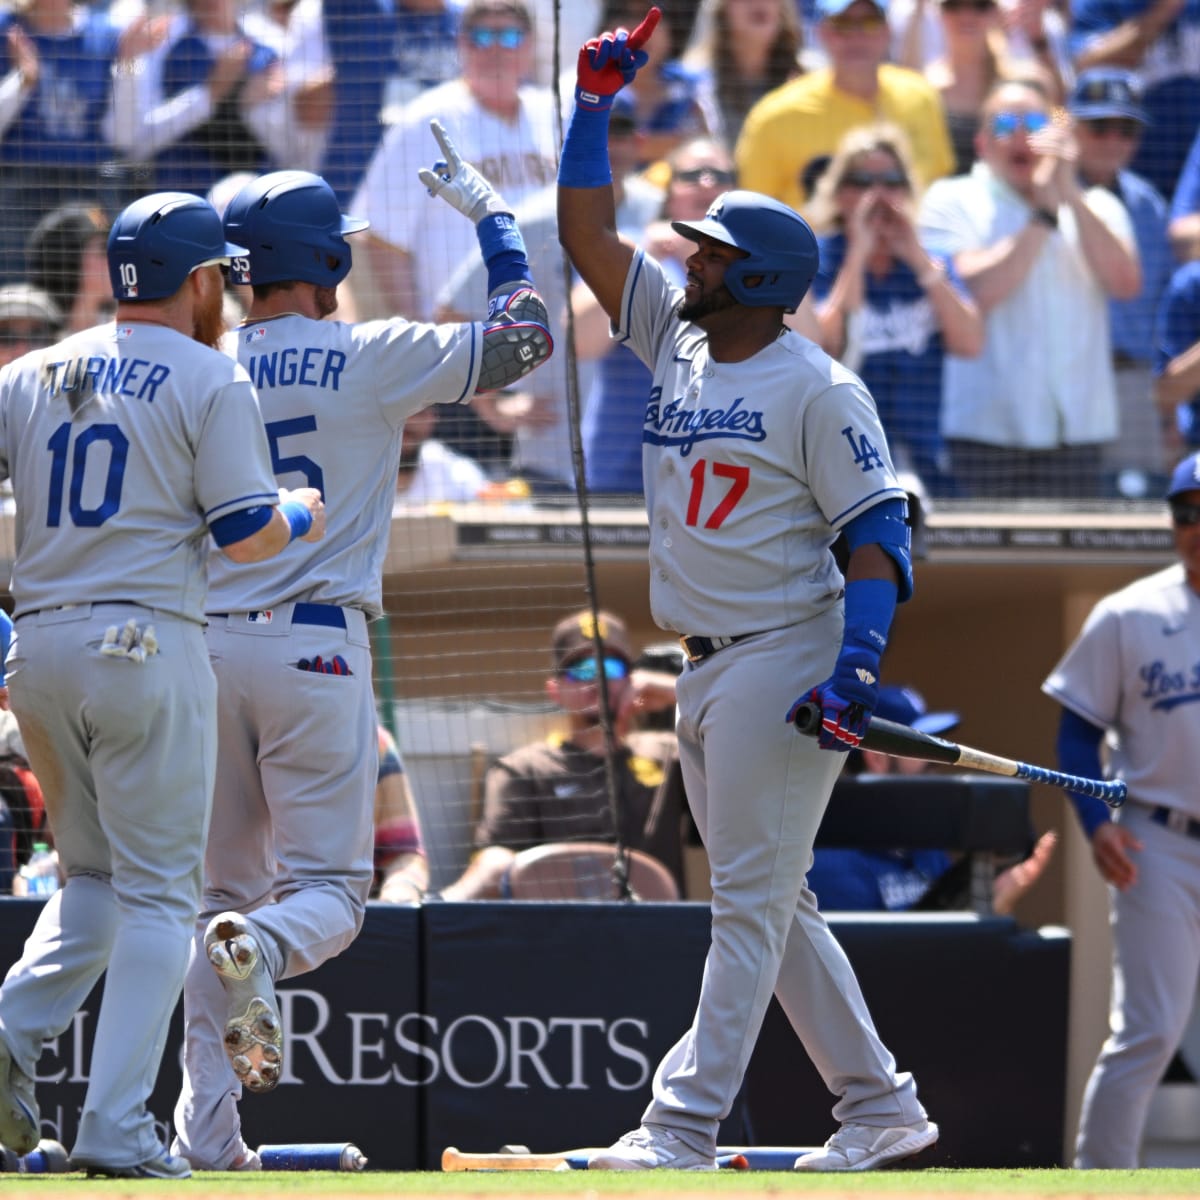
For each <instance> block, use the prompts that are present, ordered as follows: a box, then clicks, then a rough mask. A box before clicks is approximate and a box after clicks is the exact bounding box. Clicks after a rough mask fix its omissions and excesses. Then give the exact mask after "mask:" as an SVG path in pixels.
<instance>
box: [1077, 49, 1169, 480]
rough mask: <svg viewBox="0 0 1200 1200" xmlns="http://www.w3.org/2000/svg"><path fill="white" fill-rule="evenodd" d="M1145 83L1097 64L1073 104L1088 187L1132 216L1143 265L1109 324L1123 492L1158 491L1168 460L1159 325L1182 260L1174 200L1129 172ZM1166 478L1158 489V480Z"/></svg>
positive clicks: (1115, 451) (1117, 472)
mask: <svg viewBox="0 0 1200 1200" xmlns="http://www.w3.org/2000/svg"><path fill="white" fill-rule="evenodd" d="M1141 96H1142V85H1141V82H1140V80H1139V79H1138V77H1137V76H1136V75H1135V74H1134V73H1133V72H1132V71H1126V70H1123V69H1121V68H1119V67H1092V68H1090V69H1089V70H1086V71H1081V72H1080V73H1079V77H1078V78H1077V79H1076V80H1075V86H1074V88H1073V89H1072V90H1071V95H1070V97H1069V99H1068V101H1067V110H1068V111H1069V112H1070V114H1071V116H1072V117H1073V118H1074V128H1075V139H1076V143H1077V147H1078V151H1079V160H1078V163H1077V170H1078V173H1079V181H1080V185H1081V186H1082V187H1084V188H1093V187H1096V188H1105V189H1107V190H1108V191H1109V192H1111V193H1112V194H1113V195H1114V196H1116V197H1117V198H1118V199H1119V200H1120V201H1121V203H1122V204H1123V205H1124V206H1125V209H1126V211H1127V212H1128V213H1129V219H1130V222H1131V224H1132V226H1133V236H1134V241H1135V242H1136V244H1137V252H1138V259H1139V261H1140V263H1141V268H1142V289H1141V291H1140V292H1139V293H1138V294H1137V295H1136V296H1133V297H1130V298H1129V299H1110V300H1109V302H1108V312H1109V326H1110V335H1111V341H1112V356H1113V374H1114V379H1115V382H1116V389H1117V423H1118V434H1117V437H1116V438H1115V439H1114V440H1113V441H1111V442H1109V443H1108V444H1107V445H1106V446H1105V447H1104V450H1103V454H1102V461H1103V463H1104V465H1105V467H1106V468H1107V470H1108V472H1109V473H1110V474H1111V475H1112V476H1113V483H1114V486H1115V490H1116V491H1117V492H1118V493H1119V494H1121V495H1127V496H1141V495H1144V494H1146V492H1147V490H1148V489H1149V488H1150V487H1153V490H1154V492H1157V491H1158V490H1159V489H1160V488H1161V486H1162V482H1163V481H1165V477H1166V469H1167V464H1168V461H1169V460H1168V458H1167V457H1166V449H1165V447H1164V444H1163V437H1162V430H1161V423H1160V421H1159V417H1158V413H1157V410H1156V408H1155V405H1154V380H1153V378H1152V375H1151V364H1152V360H1153V355H1154V320H1155V315H1156V313H1157V311H1158V304H1159V301H1160V300H1161V298H1162V295H1163V293H1164V292H1165V291H1166V288H1167V283H1168V281H1169V280H1170V278H1171V271H1172V270H1173V269H1174V266H1175V263H1174V260H1173V258H1172V255H1171V247H1170V244H1169V243H1168V241H1167V202H1166V200H1165V199H1164V198H1163V196H1162V193H1161V192H1159V190H1158V189H1157V188H1156V187H1155V186H1154V185H1153V184H1152V183H1151V182H1150V181H1149V180H1148V179H1145V178H1143V177H1142V176H1141V175H1138V174H1136V173H1135V172H1133V171H1131V170H1130V169H1129V164H1130V162H1131V161H1132V160H1133V157H1134V155H1135V154H1136V153H1137V149H1138V147H1139V146H1140V145H1141V143H1142V138H1143V135H1144V134H1145V132H1146V129H1147V127H1148V126H1149V124H1150V118H1149V116H1147V114H1146V110H1145V108H1143V106H1142V103H1141ZM1155 479H1157V480H1159V482H1158V483H1157V484H1152V483H1151V481H1152V480H1155Z"/></svg>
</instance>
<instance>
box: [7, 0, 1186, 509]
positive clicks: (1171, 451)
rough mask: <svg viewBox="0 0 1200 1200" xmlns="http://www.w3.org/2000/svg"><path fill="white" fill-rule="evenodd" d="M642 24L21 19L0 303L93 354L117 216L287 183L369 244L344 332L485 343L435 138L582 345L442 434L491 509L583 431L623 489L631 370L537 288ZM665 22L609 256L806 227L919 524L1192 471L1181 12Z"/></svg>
mask: <svg viewBox="0 0 1200 1200" xmlns="http://www.w3.org/2000/svg"><path fill="white" fill-rule="evenodd" d="M645 7H646V6H645V4H643V3H636V2H631V0H604V2H603V3H601V0H588V2H586V3H584V2H575V3H571V4H555V3H553V0H394V2H393V0H255V3H252V4H248V5H247V4H240V3H235V2H234V0H167V2H166V3H162V2H160V0H156V2H155V3H154V4H148V3H145V2H144V0H109V3H101V2H98V0H97V2H93V3H88V4H73V3H71V0H21V2H19V3H18V2H14V3H10V4H9V5H8V6H6V9H5V11H4V12H3V13H2V14H0V34H2V35H3V38H4V44H5V47H6V50H7V66H8V70H7V72H6V73H5V74H4V75H3V76H2V77H0V163H2V164H3V168H4V170H3V172H2V174H0V285H9V286H12V285H17V286H21V287H24V288H26V289H35V290H36V291H37V292H38V293H41V295H40V296H38V297H37V298H36V299H37V303H36V307H38V311H39V313H46V312H51V313H57V323H56V330H55V331H61V330H63V329H74V328H81V327H83V326H85V325H86V324H88V323H89V322H90V321H93V320H94V319H96V317H97V316H98V315H102V314H103V312H104V311H105V305H106V303H107V291H106V289H105V287H104V277H103V272H102V270H100V267H101V266H102V262H103V260H102V258H101V256H100V250H101V248H102V242H103V236H104V233H105V231H106V229H107V223H108V220H109V219H110V217H111V215H112V214H113V213H115V212H116V211H118V210H119V208H120V207H121V206H122V205H123V204H124V203H126V202H128V200H129V199H130V198H132V197H133V196H135V195H137V194H140V193H141V192H144V191H147V190H150V189H153V188H157V189H168V188H171V189H180V190H184V191H193V192H197V193H200V194H209V195H215V194H217V191H218V190H219V189H220V187H221V185H222V181H225V180H228V179H230V178H244V177H245V175H246V174H247V173H255V172H259V171H263V170H267V169H276V168H280V167H296V168H301V169H307V170H316V171H319V172H321V173H322V174H324V175H325V176H326V178H328V179H329V181H330V182H331V184H332V185H333V187H334V188H335V190H336V192H337V193H338V196H339V199H340V200H341V201H342V203H343V204H344V205H346V206H347V207H349V208H350V209H351V210H352V211H353V212H354V213H355V214H356V215H360V216H363V217H366V218H367V219H369V220H370V222H371V232H370V235H369V237H370V241H369V244H368V247H367V249H368V254H367V255H365V256H364V257H365V258H366V262H365V263H363V264H362V269H361V271H360V272H359V274H360V275H361V279H359V280H356V286H355V296H354V297H353V298H352V299H351V300H350V303H351V304H356V305H357V308H356V310H354V311H356V314H357V315H358V316H359V317H370V316H374V315H383V314H385V313H386V314H392V313H401V314H404V315H409V316H412V317H413V318H415V319H432V318H439V319H440V318H442V317H444V316H451V317H456V318H464V317H465V318H471V317H475V316H478V315H479V314H480V311H481V306H482V304H483V293H482V291H481V289H480V287H479V286H478V281H479V271H478V264H477V262H476V260H477V258H478V255H477V253H476V249H475V247H474V245H473V244H472V243H471V241H470V237H469V234H470V230H469V229H468V230H466V232H463V230H462V229H460V228H459V225H461V222H460V223H459V224H457V225H456V224H453V223H452V222H450V221H449V220H448V219H445V218H444V217H443V212H442V208H439V207H438V206H436V205H429V204H427V203H425V200H426V197H425V196H424V195H423V189H422V187H421V185H420V183H419V181H418V179H417V176H416V167H417V166H418V165H419V164H420V163H421V162H422V161H423V157H424V155H425V153H426V150H427V145H426V139H427V132H428V120H429V117H430V116H431V115H436V116H438V117H439V118H440V119H441V121H442V122H443V124H444V125H445V126H446V128H447V129H448V130H449V131H450V132H451V134H452V136H453V137H454V138H455V141H456V143H457V145H458V146H459V148H460V150H461V152H462V154H463V155H464V157H466V158H467V159H468V160H469V161H472V162H474V163H475V164H476V165H478V166H479V167H480V169H481V170H482V171H483V172H484V173H485V174H486V175H487V176H488V178H489V179H491V180H492V181H493V182H494V183H495V185H496V186H497V187H498V188H499V189H500V190H501V191H502V192H503V194H504V196H505V197H506V198H507V199H508V200H509V202H510V203H513V204H514V205H515V206H516V207H517V208H518V210H519V216H520V219H521V222H522V227H523V229H525V231H526V238H527V241H528V242H529V244H530V250H531V254H530V261H531V262H532V263H533V264H534V267H535V270H536V271H537V273H538V279H539V282H540V285H541V286H542V287H543V289H544V290H545V291H546V292H547V294H548V295H550V294H551V293H552V292H556V293H557V295H555V297H554V299H555V300H556V303H555V305H554V307H555V308H556V310H557V319H558V320H559V321H560V325H561V328H562V329H563V330H564V331H565V329H566V327H567V316H568V305H570V311H571V313H572V315H573V317H574V320H575V321H578V322H580V327H579V329H578V330H577V337H578V339H579V345H580V353H579V354H578V362H577V363H572V362H570V361H569V357H568V355H567V354H566V353H562V354H560V355H558V356H556V360H555V364H554V365H553V366H551V367H550V368H548V369H547V370H546V371H544V372H542V373H540V374H539V375H537V376H535V377H533V379H531V381H530V390H529V391H526V392H522V393H518V394H493V395H490V396H488V395H485V396H481V397H479V398H478V399H477V401H476V403H475V404H474V405H472V406H457V405H456V406H450V407H448V408H447V409H446V410H444V411H442V412H440V413H439V421H438V427H437V429H436V431H435V432H436V443H437V444H438V445H440V446H444V447H445V448H446V450H447V451H449V452H452V453H455V454H458V455H465V456H467V457H469V458H471V459H473V460H474V461H475V463H476V465H477V467H478V470H479V472H480V473H481V476H482V477H483V479H484V481H485V482H484V489H486V487H487V486H488V485H489V484H494V483H497V482H501V481H504V480H508V479H511V478H513V477H520V478H521V479H522V480H523V481H525V483H526V484H527V485H528V492H530V493H532V494H533V496H534V497H535V498H536V497H538V496H543V495H556V494H566V495H569V494H570V493H571V492H572V491H573V490H574V488H575V471H574V467H573V463H572V459H571V455H570V451H569V444H570V442H569V436H568V433H569V421H570V414H571V413H572V412H575V413H576V415H577V419H579V420H580V421H581V422H582V423H583V425H584V428H585V430H586V435H587V448H588V451H589V453H588V454H587V455H586V456H585V463H586V472H587V481H588V484H589V487H590V488H591V489H592V490H593V491H595V492H598V493H615V494H622V495H628V494H630V493H637V492H638V491H640V479H639V478H638V471H639V464H638V461H637V460H638V449H637V444H638V433H637V426H638V423H639V412H640V405H641V403H642V398H643V395H644V391H645V388H644V384H645V372H644V370H643V369H640V367H639V365H638V364H635V363H631V362H630V361H629V360H628V355H627V352H626V353H622V352H621V348H620V347H614V346H609V345H606V344H605V343H606V340H607V329H606V327H604V326H603V325H601V326H600V328H599V329H598V330H597V329H596V327H595V323H594V322H593V324H592V326H591V327H589V326H588V323H587V314H588V308H589V302H588V298H587V297H586V295H585V294H582V293H581V292H580V291H579V290H578V289H576V290H575V291H574V292H573V291H572V281H571V280H569V279H559V278H557V277H560V276H562V273H563V271H562V262H561V255H560V253H559V250H558V245H557V236H556V232H557V231H556V229H555V222H554V209H553V194H552V193H553V188H552V185H553V179H554V173H555V163H556V158H557V150H558V140H559V130H560V128H561V125H560V119H561V116H562V115H563V114H564V112H565V109H566V107H567V106H568V105H569V104H570V102H571V99H570V96H571V88H570V86H569V83H564V81H569V80H570V79H572V78H573V70H572V68H573V63H574V57H575V53H576V50H577V48H578V46H579V44H580V42H581V41H582V40H583V39H584V38H586V37H587V36H589V35H591V34H594V33H597V32H599V31H600V30H602V29H605V28H611V27H614V26H616V25H620V24H624V25H626V26H627V27H632V26H633V25H634V24H636V23H637V22H638V21H639V20H640V19H641V17H642V16H643V15H644V10H645ZM661 7H662V8H663V10H664V19H663V20H662V22H661V23H660V24H659V26H658V28H657V29H656V30H655V32H654V34H653V36H652V37H651V38H650V40H649V42H648V43H647V46H646V51H647V53H648V54H649V55H650V67H649V68H648V69H646V70H643V71H640V72H639V73H638V75H637V77H636V79H635V80H634V82H633V83H632V85H631V86H630V87H628V88H627V89H626V90H625V91H624V92H623V93H622V95H621V99H620V102H619V104H618V105H617V107H616V108H615V109H614V114H613V119H612V124H611V128H610V138H611V147H612V158H613V164H614V169H615V172H616V173H617V174H618V176H619V181H618V186H619V188H620V193H619V196H618V199H619V200H620V201H621V210H620V219H621V224H622V231H623V232H624V233H626V234H627V235H628V236H629V237H630V238H632V239H634V240H636V241H639V242H641V243H642V244H643V245H645V246H647V248H648V249H649V250H650V251H651V252H652V253H654V254H655V255H656V256H661V257H663V258H665V259H667V260H677V261H678V263H679V264H680V271H682V265H681V264H682V261H683V259H684V258H685V257H686V254H687V248H686V246H682V247H681V246H678V245H673V244H672V240H671V234H670V230H669V225H667V224H666V223H665V222H667V221H669V220H670V219H672V218H676V219H677V213H678V211H679V210H680V208H679V206H680V205H681V204H683V205H684V206H685V207H689V206H690V207H695V202H696V201H697V200H698V198H700V197H704V198H705V199H706V200H707V199H711V197H712V196H713V195H715V194H716V193H718V192H719V191H721V190H724V189H726V188H728V187H730V186H741V187H746V188H751V189H754V190H758V191H762V192H765V193H767V194H769V195H772V196H775V197H777V198H779V199H781V200H783V201H785V202H786V203H788V204H790V205H792V206H793V207H795V208H797V209H798V210H800V211H801V212H803V213H804V214H805V215H806V216H807V217H809V218H810V220H811V221H812V223H813V224H814V226H816V227H817V228H818V231H819V233H820V234H821V236H822V243H821V249H822V268H821V274H820V277H819V279H818V282H817V285H816V287H815V288H814V293H813V296H812V301H811V303H810V304H809V305H807V306H806V310H802V312H801V314H799V316H798V318H797V320H798V321H799V322H800V323H801V328H802V329H803V330H804V331H805V332H807V333H809V334H810V335H811V336H814V337H816V338H817V339H818V340H820V342H821V343H822V345H823V346H824V347H825V348H826V349H828V350H831V351H832V352H834V353H835V354H837V355H839V356H841V357H843V358H844V359H845V361H847V362H848V363H849V364H850V365H851V366H853V367H854V368H855V369H856V370H858V371H859V372H860V373H861V374H862V375H863V376H864V378H865V379H866V380H867V382H868V384H869V386H870V387H871V389H872V391H873V393H874V395H875V397H876V399H877V401H878V402H879V405H880V408H881V411H882V412H883V415H884V422H885V427H886V428H887V430H888V433H889V436H890V438H891V440H892V442H893V444H894V446H895V448H896V450H897V453H898V457H899V458H900V459H901V460H902V462H903V463H904V465H905V466H906V467H908V468H910V469H912V470H914V471H916V472H917V473H918V474H919V475H920V476H921V478H922V480H923V482H924V484H925V485H926V487H927V489H928V491H929V494H930V495H931V496H933V497H940V496H949V497H971V498H985V499H995V498H1000V497H1013V498H1028V497H1035V498H1036V497H1042V498H1047V499H1051V500H1061V499H1064V498H1110V497H1120V496H1125V497H1136V496H1139V495H1148V496H1155V495H1157V494H1158V493H1159V491H1160V488H1159V487H1158V484H1159V482H1161V480H1162V479H1163V478H1164V477H1165V472H1166V471H1167V469H1168V468H1169V466H1170V464H1171V463H1172V462H1173V461H1175V459H1177V458H1178V456H1179V454H1180V453H1182V452H1184V451H1186V450H1187V449H1188V448H1189V447H1190V446H1193V445H1196V444H1200V422H1197V420H1196V419H1195V413H1194V405H1193V399H1194V397H1195V395H1196V392H1197V388H1196V386H1195V381H1193V379H1192V375H1193V374H1196V373H1197V370H1198V369H1197V368H1196V367H1195V366H1194V365H1193V364H1192V362H1191V358H1190V356H1189V351H1190V350H1191V348H1192V347H1193V345H1194V344H1195V342H1196V340H1197V337H1198V335H1200V329H1198V328H1197V325H1198V321H1197V319H1196V318H1195V317H1193V316H1192V313H1193V312H1194V311H1195V310H1196V301H1195V300H1193V298H1192V297H1193V296H1194V295H1195V294H1196V292H1197V283H1196V281H1195V280H1196V277H1195V269H1194V267H1193V266H1192V263H1193V260H1194V259H1196V258H1197V257H1200V137H1198V136H1197V125H1198V123H1200V3H1198V2H1197V0H1125V2H1123V3H1120V4H1111V3H1101V2H1100V0H1058V2H1055V0H702V2H701V3H700V4H699V5H698V6H697V5H694V4H691V3H685V2H684V0H663V2H662V4H661ZM556 31H557V32H558V35H559V36H558V42H557V45H556V43H555V36H554V35H555V32H556ZM556 72H557V74H556ZM698 139H701V140H698ZM697 147H700V150H699V151H697ZM689 148H690V149H689ZM681 153H682V154H683V155H684V157H683V159H682V160H681V159H679V158H678V155H680V154H681ZM697 153H700V154H701V156H702V157H704V159H705V161H703V162H701V161H699V160H696V154H697ZM693 160H695V161H693ZM884 160H886V163H885V161H884ZM714 164H719V165H715V166H714ZM889 164H890V165H889ZM702 166H713V167H714V170H713V171H712V172H710V173H707V174H706V173H704V172H703V171H700V173H699V174H697V172H698V171H699V170H700V167H702ZM442 207H443V208H444V206H442ZM693 215H694V214H693ZM368 268H369V269H368ZM21 295H22V296H25V297H26V299H25V301H24V303H23V305H22V306H18V307H22V310H23V311H24V310H29V309H30V301H29V299H28V297H29V296H30V295H32V293H31V292H29V291H25V292H22V293H21ZM42 297H45V299H46V300H48V302H49V305H50V306H52V307H50V308H46V307H45V304H44V303H43V299H42ZM11 307H12V306H11V304H10V305H9V308H10V309H11ZM592 307H593V308H594V306H592ZM234 311H236V310H234ZM581 314H582V319H581ZM593 315H594V313H593ZM30 319H31V318H29V317H28V316H22V317H21V318H20V320H21V321H24V322H25V323H26V324H28V322H29V320H30ZM42 319H43V318H42V317H41V316H39V317H38V318H37V321H39V322H40V321H41V320H42ZM0 324H3V322H2V321H0ZM573 393H575V399H574V400H573V401H572V399H571V397H572V394H573ZM459 491H460V492H461V487H460V488H459ZM522 494H524V493H522ZM432 498H436V497H432ZM447 498H448V499H449V498H451V497H447ZM454 498H457V496H456V497H454Z"/></svg>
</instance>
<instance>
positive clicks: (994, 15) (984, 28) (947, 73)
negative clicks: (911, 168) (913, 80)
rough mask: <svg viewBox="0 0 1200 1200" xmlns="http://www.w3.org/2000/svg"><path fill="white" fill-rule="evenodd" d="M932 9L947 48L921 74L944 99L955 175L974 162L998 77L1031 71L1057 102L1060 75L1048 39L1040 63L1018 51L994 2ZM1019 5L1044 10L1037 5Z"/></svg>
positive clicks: (947, 2)
mask: <svg viewBox="0 0 1200 1200" xmlns="http://www.w3.org/2000/svg"><path fill="white" fill-rule="evenodd" d="M935 7H936V10H937V14H938V17H939V19H940V21H941V28H942V33H943V37H942V44H943V45H944V47H945V49H944V52H943V53H942V54H940V55H938V56H937V57H936V58H935V59H934V60H933V61H932V62H930V63H929V65H928V66H926V67H925V69H924V70H925V78H926V79H928V80H929V82H930V83H931V84H933V86H934V87H935V88H937V92H938V95H939V96H940V97H941V99H942V107H943V108H944V109H945V113H946V124H947V125H948V126H949V129H950V140H951V142H952V143H953V145H954V173H955V174H956V175H963V174H965V173H966V172H967V171H969V170H970V169H971V164H972V163H974V161H975V131H976V129H977V128H978V127H979V109H980V106H981V105H982V104H983V101H984V98H985V97H986V96H987V94H988V93H989V92H990V91H991V90H992V88H993V87H995V85H996V84H997V83H998V82H999V81H1000V80H1001V79H1016V78H1029V77H1030V76H1031V75H1032V76H1033V77H1035V78H1037V79H1039V81H1040V82H1041V83H1042V84H1043V86H1045V88H1046V89H1047V94H1048V95H1050V96H1051V97H1053V98H1054V99H1055V100H1057V99H1059V98H1060V97H1061V96H1062V95H1063V86H1062V79H1061V77H1060V74H1059V70H1058V67H1057V65H1056V64H1055V60H1054V57H1053V55H1052V54H1050V53H1049V49H1048V47H1049V42H1048V41H1046V39H1044V38H1043V39H1042V41H1041V43H1040V44H1041V45H1042V46H1043V47H1044V48H1046V52H1045V55H1044V58H1045V62H1044V63H1039V62H1038V61H1036V60H1031V59H1030V57H1029V56H1028V55H1026V56H1024V57H1022V56H1020V55H1019V52H1018V47H1017V44H1016V41H1015V39H1013V38H1010V36H1009V33H1008V30H1007V28H1006V17H1005V11H1004V10H1003V9H1002V8H1001V7H1000V5H999V3H998V2H997V0H941V2H940V3H938V4H937V5H936V6H935ZM1022 7H1023V9H1032V10H1033V11H1035V12H1037V13H1039V14H1040V13H1041V11H1042V7H1041V6H1040V5H1038V4H1036V3H1034V4H1028V3H1026V4H1024V5H1023V6H1022Z"/></svg>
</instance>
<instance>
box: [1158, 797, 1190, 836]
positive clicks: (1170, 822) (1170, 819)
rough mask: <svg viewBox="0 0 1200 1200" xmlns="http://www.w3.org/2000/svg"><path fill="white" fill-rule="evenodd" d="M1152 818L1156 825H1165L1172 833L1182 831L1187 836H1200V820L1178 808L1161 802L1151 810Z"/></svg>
mask: <svg viewBox="0 0 1200 1200" xmlns="http://www.w3.org/2000/svg"><path fill="white" fill-rule="evenodd" d="M1150 820H1152V821H1153V822H1154V823H1155V824H1156V825H1163V826H1165V827H1166V828H1167V829H1169V830H1171V832H1172V833H1182V834H1183V835H1184V836H1185V837H1190V838H1200V821H1197V820H1196V818H1195V817H1189V816H1188V815H1187V813H1185V812H1181V811H1180V810H1179V809H1177V808H1168V807H1167V806H1166V805H1165V804H1160V805H1159V806H1158V807H1157V808H1152V809H1151V810H1150Z"/></svg>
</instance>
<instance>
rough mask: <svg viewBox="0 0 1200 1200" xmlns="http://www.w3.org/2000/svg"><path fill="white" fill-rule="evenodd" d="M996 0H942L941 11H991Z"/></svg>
mask: <svg viewBox="0 0 1200 1200" xmlns="http://www.w3.org/2000/svg"><path fill="white" fill-rule="evenodd" d="M995 7H996V0H942V11H943V12H975V13H985V12H991V11H992V9H993V8H995Z"/></svg>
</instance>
